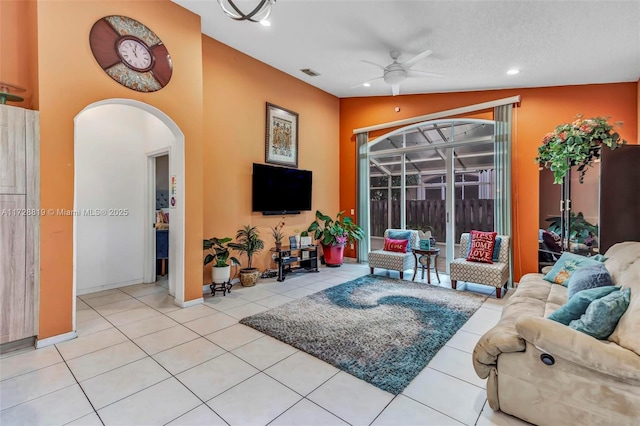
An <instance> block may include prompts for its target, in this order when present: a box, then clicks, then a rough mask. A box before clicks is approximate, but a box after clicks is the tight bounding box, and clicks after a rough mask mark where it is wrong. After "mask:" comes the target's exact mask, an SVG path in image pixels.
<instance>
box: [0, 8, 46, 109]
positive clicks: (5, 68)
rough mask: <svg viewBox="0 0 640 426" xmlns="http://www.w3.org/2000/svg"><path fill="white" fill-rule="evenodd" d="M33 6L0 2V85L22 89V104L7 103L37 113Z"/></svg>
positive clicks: (35, 43) (34, 10)
mask: <svg viewBox="0 0 640 426" xmlns="http://www.w3.org/2000/svg"><path fill="white" fill-rule="evenodd" d="M36 14H37V3H36V2H35V1H33V0H29V1H26V0H2V1H0V53H1V55H0V81H3V82H7V83H11V84H14V85H17V86H20V87H23V88H25V89H27V90H26V92H21V93H16V94H17V95H18V96H21V97H22V98H24V101H23V102H7V104H9V105H15V106H19V107H22V108H27V109H38V74H37V71H38V61H37V50H38V49H37V35H38V28H37V15H36Z"/></svg>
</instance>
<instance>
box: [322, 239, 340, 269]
mask: <svg viewBox="0 0 640 426" xmlns="http://www.w3.org/2000/svg"><path fill="white" fill-rule="evenodd" d="M344 246H345V244H331V245H325V244H322V252H323V253H324V261H325V263H326V265H327V266H340V265H342V260H343V259H344Z"/></svg>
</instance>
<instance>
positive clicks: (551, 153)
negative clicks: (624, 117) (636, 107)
mask: <svg viewBox="0 0 640 426" xmlns="http://www.w3.org/2000/svg"><path fill="white" fill-rule="evenodd" d="M607 118H608V117H595V118H588V119H583V118H582V115H578V116H577V118H576V120H575V121H574V122H573V123H565V124H561V125H559V126H558V127H556V128H555V130H554V131H553V132H550V133H547V134H546V135H545V137H544V138H543V139H542V146H540V147H538V156H537V157H536V162H538V164H540V166H542V167H546V168H548V169H550V170H552V171H553V176H554V183H558V184H560V183H562V180H563V179H564V177H565V175H566V174H567V172H568V171H569V169H570V168H571V167H572V166H578V172H579V173H580V183H582V181H583V179H584V174H585V173H586V172H587V166H590V165H591V163H592V162H593V160H595V159H596V158H600V150H601V148H602V146H603V145H604V146H607V147H609V148H610V149H616V148H617V147H619V146H620V145H623V144H625V143H627V141H625V140H624V139H620V135H619V134H618V133H617V132H615V131H613V126H612V125H611V124H609V123H608V122H607ZM614 124H615V125H617V126H621V125H622V123H621V122H616V123H614Z"/></svg>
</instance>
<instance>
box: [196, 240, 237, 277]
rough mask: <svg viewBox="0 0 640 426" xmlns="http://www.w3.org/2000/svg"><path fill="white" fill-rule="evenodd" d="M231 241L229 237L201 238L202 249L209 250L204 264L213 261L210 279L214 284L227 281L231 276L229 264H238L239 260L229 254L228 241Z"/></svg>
mask: <svg viewBox="0 0 640 426" xmlns="http://www.w3.org/2000/svg"><path fill="white" fill-rule="evenodd" d="M230 241H231V238H230V237H225V238H216V237H213V238H209V239H208V240H203V244H202V248H203V250H209V253H207V255H206V256H205V257H204V265H205V266H207V265H208V264H209V263H211V262H214V265H213V268H212V269H211V279H212V281H213V282H214V283H215V284H222V283H226V282H228V281H229V278H230V277H231V265H230V264H229V261H231V263H232V264H235V265H240V262H239V261H238V259H236V258H235V257H233V256H231V252H230V251H229V247H228V243H229V242H230Z"/></svg>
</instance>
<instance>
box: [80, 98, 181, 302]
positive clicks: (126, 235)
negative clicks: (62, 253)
mask: <svg viewBox="0 0 640 426" xmlns="http://www.w3.org/2000/svg"><path fill="white" fill-rule="evenodd" d="M74 123H75V128H74V158H75V161H74V210H73V212H74V248H73V257H74V270H73V282H74V297H75V296H76V295H78V294H85V293H91V292H95V291H101V290H106V289H110V288H117V287H123V286H126V285H130V284H136V283H142V282H153V280H154V278H155V261H156V259H155V254H154V253H155V229H154V228H153V223H154V222H155V209H156V204H155V200H156V194H155V193H154V191H153V190H152V188H153V187H154V186H153V183H152V182H153V181H154V180H155V174H154V166H155V157H157V156H160V155H163V154H168V155H169V174H170V176H171V180H172V185H173V186H172V188H171V191H172V194H173V195H174V196H175V198H176V202H175V204H174V205H173V206H171V208H170V210H169V212H170V214H169V216H170V225H169V232H168V234H169V236H168V238H169V261H168V270H169V278H168V285H169V293H170V294H171V295H172V296H174V298H175V303H176V304H178V305H182V304H183V303H184V217H185V215H184V200H183V199H181V198H180V197H181V196H182V195H183V194H184V135H183V133H182V131H181V130H180V129H179V127H178V126H177V125H176V123H175V122H174V121H173V120H172V119H171V118H170V117H169V116H167V115H166V114H165V113H164V112H162V111H160V110H159V109H157V108H155V107H153V106H151V105H148V104H145V103H143V102H139V101H135V100H132V99H107V100H103V101H99V102H95V103H93V104H91V105H88V106H87V107H86V108H84V109H83V110H82V111H81V112H80V113H79V114H78V115H77V116H76V117H75V119H74Z"/></svg>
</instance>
